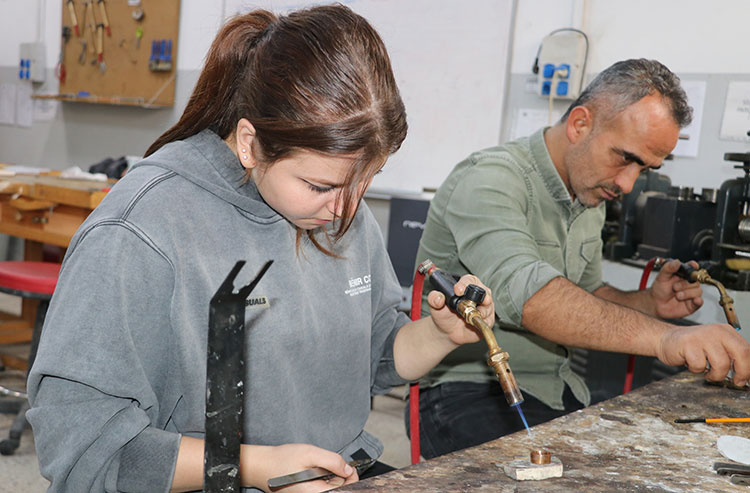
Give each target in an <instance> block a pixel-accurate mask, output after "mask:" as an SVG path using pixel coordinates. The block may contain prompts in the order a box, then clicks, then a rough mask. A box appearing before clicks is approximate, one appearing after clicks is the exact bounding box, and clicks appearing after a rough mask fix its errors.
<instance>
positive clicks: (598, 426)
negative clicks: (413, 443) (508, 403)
mask: <svg viewBox="0 0 750 493" xmlns="http://www.w3.org/2000/svg"><path fill="white" fill-rule="evenodd" d="M748 415H750V392H748V391H741V390H731V389H728V388H725V387H717V386H713V385H708V384H706V383H704V380H703V378H702V376H700V375H692V374H690V373H687V372H685V373H680V374H677V375H675V376H673V377H670V378H668V379H665V380H661V381H659V382H654V383H652V384H649V385H646V386H644V387H641V388H640V389H637V390H635V391H633V392H630V393H629V394H626V395H622V396H619V397H616V398H614V399H610V400H608V401H604V402H600V403H598V404H595V405H593V406H590V407H588V408H586V409H582V410H580V411H577V412H574V413H572V414H569V415H567V416H563V417H561V418H558V419H555V420H553V421H550V422H548V423H545V424H543V425H539V426H536V427H534V428H533V435H532V437H531V438H530V437H529V436H528V434H527V433H526V431H523V432H518V433H515V434H513V435H509V436H506V437H503V438H500V439H498V440H494V441H492V442H488V443H486V444H483V445H480V446H478V447H474V448H470V449H466V450H462V451H459V452H454V453H453V454H449V455H446V456H443V457H438V458H436V459H433V460H430V461H425V462H422V463H419V464H416V465H413V466H409V467H406V468H403V469H400V470H397V471H393V472H391V473H388V474H384V475H382V476H378V477H375V478H371V479H368V480H363V481H360V482H359V483H355V484H353V485H350V486H347V487H345V488H340V489H338V490H336V491H388V492H391V493H406V492H409V493H411V492H435V493H437V492H485V491H486V492H489V491H492V492H511V491H512V492H531V491H555V492H559V491H587V492H599V491H607V492H610V491H618V490H619V491H658V492H662V491H664V492H701V493H703V492H707V491H738V492H740V491H747V488H746V487H741V486H735V485H732V484H731V483H730V482H729V480H728V479H727V477H724V476H718V475H717V474H716V473H714V471H713V467H712V466H713V463H714V462H715V461H728V460H727V459H725V458H724V457H723V456H722V455H721V454H720V453H719V451H718V449H717V448H716V440H717V439H718V438H719V437H720V436H721V435H739V436H744V437H750V425H748V424H705V423H691V424H675V423H674V420H675V419H676V418H687V417H746V416H748ZM539 447H544V448H546V449H548V450H549V451H550V452H551V453H552V455H553V456H556V457H558V458H560V460H562V463H563V467H564V471H563V477H562V478H553V479H547V480H543V481H515V480H513V479H511V478H509V477H507V476H506V475H505V473H504V472H503V468H502V466H503V464H504V463H507V462H509V461H511V460H513V459H516V458H525V459H528V456H529V450H530V449H532V448H539Z"/></svg>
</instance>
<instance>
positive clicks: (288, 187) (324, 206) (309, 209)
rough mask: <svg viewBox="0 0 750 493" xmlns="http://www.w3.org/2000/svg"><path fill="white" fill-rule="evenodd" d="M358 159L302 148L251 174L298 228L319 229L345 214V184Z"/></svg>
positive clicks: (272, 203)
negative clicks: (342, 194)
mask: <svg viewBox="0 0 750 493" xmlns="http://www.w3.org/2000/svg"><path fill="white" fill-rule="evenodd" d="M354 159H355V158H354V157H331V156H326V155H323V154H318V153H314V152H310V151H298V152H296V153H295V154H294V155H293V156H291V157H287V158H283V159H280V160H279V161H276V162H275V163H273V164H272V165H270V166H268V167H264V166H262V165H258V166H254V167H252V170H251V174H252V178H253V181H255V184H256V186H257V187H258V191H259V192H260V195H261V196H262V197H263V200H265V201H266V203H267V204H268V205H269V206H271V207H272V208H273V209H274V210H275V211H276V212H278V213H279V214H281V215H282V216H284V217H285V218H286V219H287V220H289V222H291V223H292V224H294V225H295V226H297V227H298V228H301V229H315V228H319V227H321V226H325V225H326V224H328V223H330V222H331V221H333V220H334V219H335V218H337V217H339V216H340V215H341V210H342V208H343V203H342V202H341V200H340V199H339V197H340V194H341V191H342V189H341V187H342V185H343V183H344V179H345V178H346V174H347V173H348V172H349V169H350V167H351V166H352V164H353V162H354ZM365 188H366V185H363V186H362V188H361V193H364V190H365ZM358 198H359V197H355V198H354V199H358Z"/></svg>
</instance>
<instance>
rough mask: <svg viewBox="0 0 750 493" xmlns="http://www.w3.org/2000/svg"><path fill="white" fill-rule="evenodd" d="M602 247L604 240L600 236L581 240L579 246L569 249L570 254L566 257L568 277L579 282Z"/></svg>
mask: <svg viewBox="0 0 750 493" xmlns="http://www.w3.org/2000/svg"><path fill="white" fill-rule="evenodd" d="M601 248H602V240H601V239H600V238H588V239H586V240H584V241H583V242H581V244H580V247H579V248H571V249H570V250H569V255H568V256H567V257H568V258H567V259H566V260H567V272H568V279H569V280H570V281H571V282H572V283H574V284H578V282H579V281H580V280H581V276H583V272H584V271H585V270H586V267H587V266H588V265H589V264H590V263H591V262H593V261H594V259H596V258H597V255H598V253H599V251H600V250H601Z"/></svg>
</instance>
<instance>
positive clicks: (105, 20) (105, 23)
mask: <svg viewBox="0 0 750 493" xmlns="http://www.w3.org/2000/svg"><path fill="white" fill-rule="evenodd" d="M96 3H98V4H99V11H100V12H101V14H102V25H103V26H104V29H105V30H106V31H107V36H112V30H111V29H110V28H109V17H108V16H107V6H106V5H104V0H96Z"/></svg>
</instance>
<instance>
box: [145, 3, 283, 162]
mask: <svg viewBox="0 0 750 493" xmlns="http://www.w3.org/2000/svg"><path fill="white" fill-rule="evenodd" d="M276 20H277V17H276V16H275V15H274V14H273V13H271V12H269V11H266V10H256V11H253V12H251V13H249V14H245V15H242V16H238V17H235V18H234V19H232V20H230V21H229V22H228V23H227V24H226V25H225V26H224V27H223V28H222V29H221V31H219V34H218V35H217V36H216V39H214V41H213V43H212V44H211V48H210V49H209V51H208V56H207V57H206V63H205V66H204V68H203V71H202V72H201V75H200V77H199V78H198V82H197V83H196V84H195V89H193V94H192V95H191V96H190V99H189V100H188V103H187V105H186V106H185V111H184V112H183V113H182V116H181V117H180V120H179V121H178V122H177V123H176V124H175V125H174V126H173V127H172V128H170V129H169V130H167V131H166V132H164V133H163V134H162V135H161V136H160V137H159V138H158V139H156V141H155V142H154V143H153V144H151V146H150V147H149V148H148V150H147V151H146V154H145V155H146V156H149V155H151V154H153V153H154V152H156V151H157V150H158V149H159V148H160V147H162V146H163V145H165V144H168V143H169V142H173V141H176V140H182V139H185V138H187V137H190V136H191V135H195V134H197V133H198V132H200V131H202V130H204V129H206V128H209V127H211V128H213V129H215V130H216V131H217V133H218V134H219V135H220V136H221V137H222V138H225V137H226V136H227V135H229V134H230V133H231V131H232V130H234V126H235V125H236V124H237V121H238V120H239V118H237V119H236V120H235V114H234V113H235V112H234V111H231V108H232V107H233V106H234V104H233V102H234V99H235V95H236V92H237V90H238V88H240V87H241V86H242V84H243V82H244V81H245V75H246V73H247V69H248V65H249V62H248V61H249V59H250V58H251V57H252V56H253V53H254V51H255V50H254V48H255V46H257V44H258V41H259V40H260V39H261V38H263V37H264V34H265V33H267V32H268V30H269V27H270V26H271V25H272V23H273V22H274V21H276Z"/></svg>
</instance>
